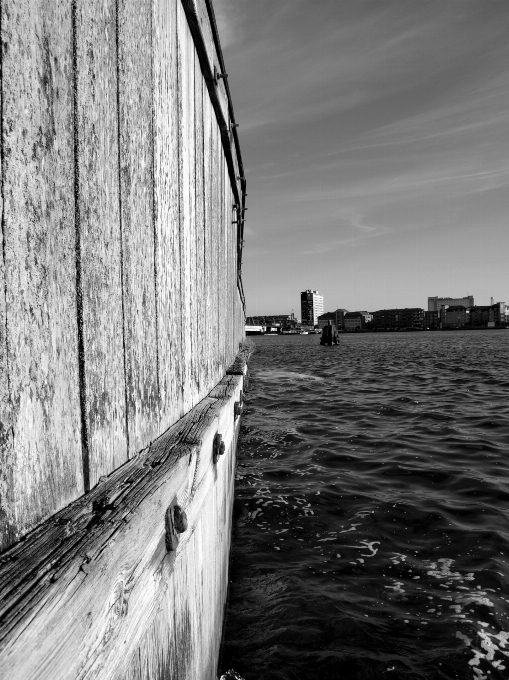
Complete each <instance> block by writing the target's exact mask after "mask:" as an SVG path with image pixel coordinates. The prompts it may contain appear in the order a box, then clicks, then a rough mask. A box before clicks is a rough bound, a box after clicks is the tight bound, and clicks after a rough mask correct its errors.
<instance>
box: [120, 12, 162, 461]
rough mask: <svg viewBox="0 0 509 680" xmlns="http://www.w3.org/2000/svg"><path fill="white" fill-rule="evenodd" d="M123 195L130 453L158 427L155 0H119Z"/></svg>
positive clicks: (147, 440) (145, 442)
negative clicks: (154, 103) (153, 26)
mask: <svg viewBox="0 0 509 680" xmlns="http://www.w3.org/2000/svg"><path fill="white" fill-rule="evenodd" d="M118 29H119V35H118V44H119V55H118V56H119V122H120V126H119V127H120V168H119V169H120V195H121V207H122V212H121V218H122V252H123V294H124V337H125V358H126V390H127V422H128V435H129V436H128V441H129V456H132V455H135V454H136V453H137V452H138V451H140V450H141V449H142V448H144V447H145V446H146V445H147V444H149V443H150V441H151V439H154V438H155V436H156V435H157V434H159V432H160V430H159V422H160V417H159V385H158V382H159V376H158V368H159V366H158V349H157V310H156V282H155V238H154V142H153V79H152V1H151V0H120V2H119V4H118Z"/></svg>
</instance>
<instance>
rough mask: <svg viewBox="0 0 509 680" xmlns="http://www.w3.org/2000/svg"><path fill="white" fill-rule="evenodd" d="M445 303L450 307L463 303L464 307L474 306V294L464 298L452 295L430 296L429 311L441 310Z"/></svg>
mask: <svg viewBox="0 0 509 680" xmlns="http://www.w3.org/2000/svg"><path fill="white" fill-rule="evenodd" d="M443 305H449V307H453V306H458V305H463V306H464V307H473V306H474V296H473V295H467V296H466V297H462V298H451V297H438V296H437V295H435V297H428V312H439V311H440V309H441V307H442V306H443Z"/></svg>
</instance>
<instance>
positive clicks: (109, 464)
mask: <svg viewBox="0 0 509 680" xmlns="http://www.w3.org/2000/svg"><path fill="white" fill-rule="evenodd" d="M76 50H77V54H76V67H77V76H78V77H77V91H76V100H77V137H78V153H79V156H78V167H79V219H80V224H79V226H80V249H81V280H82V289H83V290H82V299H83V345H84V363H85V395H84V398H85V408H86V423H87V439H88V453H89V466H90V487H93V486H94V485H95V484H97V482H98V481H99V478H100V477H101V476H103V475H107V474H108V473H110V472H111V471H112V470H115V468H117V467H118V466H119V465H121V464H122V463H123V462H124V461H125V460H127V455H128V453H127V451H128V445H127V428H126V395H125V375H124V325H123V299H122V271H121V270H122V243H121V224H120V195H119V191H120V188H119V173H118V170H119V146H118V109H117V94H118V93H117V16H116V2H115V0H106V1H103V0H77V3H76Z"/></svg>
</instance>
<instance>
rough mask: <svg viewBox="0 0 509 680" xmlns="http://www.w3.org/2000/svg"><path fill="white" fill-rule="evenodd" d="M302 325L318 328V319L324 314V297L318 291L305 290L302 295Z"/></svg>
mask: <svg viewBox="0 0 509 680" xmlns="http://www.w3.org/2000/svg"><path fill="white" fill-rule="evenodd" d="M300 313H301V323H302V324H304V325H307V326H316V324H317V323H318V317H319V316H320V315H321V314H323V295H319V294H318V291H317V290H309V289H308V290H305V291H303V292H302V293H301V294H300Z"/></svg>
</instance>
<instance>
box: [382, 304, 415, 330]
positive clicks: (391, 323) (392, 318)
mask: <svg viewBox="0 0 509 680" xmlns="http://www.w3.org/2000/svg"><path fill="white" fill-rule="evenodd" d="M423 325H424V309H421V308H420V307H405V309H380V310H378V311H377V312H373V327H374V328H375V329H377V330H383V329H386V330H397V329H407V328H422V327H423Z"/></svg>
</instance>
